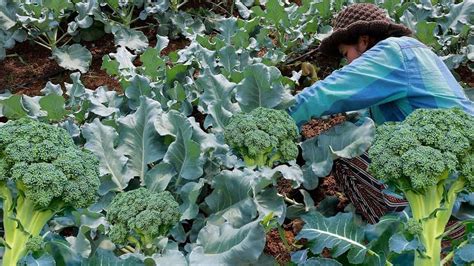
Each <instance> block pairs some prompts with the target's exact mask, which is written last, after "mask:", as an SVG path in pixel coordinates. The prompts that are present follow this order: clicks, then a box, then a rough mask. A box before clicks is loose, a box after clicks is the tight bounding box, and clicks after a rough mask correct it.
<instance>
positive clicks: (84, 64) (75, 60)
mask: <svg viewBox="0 0 474 266" xmlns="http://www.w3.org/2000/svg"><path fill="white" fill-rule="evenodd" d="M53 57H54V58H55V59H56V61H57V62H58V64H59V65H60V66H62V67H64V68H65V69H68V70H79V71H81V72H82V73H86V72H87V71H88V70H89V66H90V64H91V61H92V54H91V52H89V50H87V48H85V47H84V46H82V45H80V44H77V43H76V44H73V45H71V46H64V47H61V48H54V49H53Z"/></svg>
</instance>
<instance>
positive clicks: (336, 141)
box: [318, 118, 375, 158]
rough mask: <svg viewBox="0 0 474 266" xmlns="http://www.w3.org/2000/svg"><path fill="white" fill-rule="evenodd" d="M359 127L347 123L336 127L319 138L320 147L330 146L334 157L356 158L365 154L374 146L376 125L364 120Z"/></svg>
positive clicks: (369, 120)
mask: <svg viewBox="0 0 474 266" xmlns="http://www.w3.org/2000/svg"><path fill="white" fill-rule="evenodd" d="M358 124H359V125H356V124H353V123H350V122H346V123H343V124H341V125H338V126H335V127H333V128H331V129H330V130H328V132H327V133H323V134H321V135H320V136H319V138H318V141H319V144H318V145H319V146H323V147H325V146H328V147H330V148H331V151H332V152H333V153H334V155H337V156H338V157H343V158H354V157H356V156H359V155H361V154H362V153H364V152H365V151H366V150H367V149H368V148H369V147H370V145H371V144H372V141H373V140H374V136H375V123H374V121H373V120H372V119H370V118H363V119H362V120H361V121H359V122H358Z"/></svg>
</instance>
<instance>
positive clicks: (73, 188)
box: [0, 118, 100, 265]
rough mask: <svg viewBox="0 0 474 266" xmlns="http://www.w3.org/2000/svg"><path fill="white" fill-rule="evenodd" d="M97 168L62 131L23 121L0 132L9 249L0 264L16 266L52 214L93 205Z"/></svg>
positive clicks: (0, 193) (1, 194) (1, 186)
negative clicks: (67, 208) (28, 244)
mask: <svg viewBox="0 0 474 266" xmlns="http://www.w3.org/2000/svg"><path fill="white" fill-rule="evenodd" d="M98 166H99V162H98V159H97V158H96V157H95V156H94V155H93V154H91V153H90V152H87V151H83V150H81V149H79V148H78V147H77V146H76V145H75V144H74V141H73V140H72V138H71V136H70V135H69V134H68V133H67V131H66V130H64V129H62V128H58V127H56V126H52V125H48V124H45V123H41V122H38V121H35V120H32V119H26V118H24V119H20V120H16V121H9V122H8V123H5V124H3V125H2V126H0V197H2V198H3V204H4V208H3V212H4V215H3V219H4V225H5V241H6V243H7V244H8V246H9V247H11V248H7V249H6V252H5V255H4V258H3V262H4V263H5V262H7V263H8V265H15V264H16V261H18V259H19V258H21V257H22V256H23V255H24V254H25V252H26V251H27V249H26V243H27V240H28V239H35V237H37V236H38V234H39V233H40V231H41V229H42V228H43V227H44V225H45V224H46V223H47V222H48V220H49V219H51V218H52V217H53V216H54V215H55V214H56V213H58V212H59V211H61V210H63V209H64V208H66V207H71V208H84V207H87V206H89V205H90V204H92V203H93V202H95V200H96V199H97V196H98V189H99V185H100V180H99V170H98ZM5 206H7V207H5ZM8 206H9V207H8ZM18 224H21V226H20V225H18Z"/></svg>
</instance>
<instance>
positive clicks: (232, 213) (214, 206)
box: [205, 168, 263, 227]
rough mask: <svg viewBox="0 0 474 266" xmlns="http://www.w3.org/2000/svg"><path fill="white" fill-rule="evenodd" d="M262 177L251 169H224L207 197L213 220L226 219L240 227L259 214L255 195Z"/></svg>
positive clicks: (216, 177) (213, 182) (214, 179)
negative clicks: (256, 187)
mask: <svg viewBox="0 0 474 266" xmlns="http://www.w3.org/2000/svg"><path fill="white" fill-rule="evenodd" d="M262 179H263V178H262ZM259 181H260V178H259V177H258V176H257V175H256V174H255V173H254V172H252V171H251V170H249V169H247V168H246V169H244V171H240V170H237V169H234V170H233V171H229V170H224V171H222V172H221V173H220V174H219V175H217V176H215V177H214V178H213V181H212V188H213V191H212V193H211V194H210V195H209V196H207V197H206V198H205V201H206V203H207V205H208V206H209V208H210V210H211V211H212V217H211V218H210V219H212V220H221V219H223V218H224V219H225V220H226V221H228V222H229V223H230V224H232V225H233V226H236V227H240V226H242V225H244V224H246V223H248V222H250V221H251V220H253V219H254V218H255V217H256V216H257V209H256V205H255V203H254V201H253V196H254V194H255V193H256V192H255V191H254V188H255V186H256V183H257V182H259Z"/></svg>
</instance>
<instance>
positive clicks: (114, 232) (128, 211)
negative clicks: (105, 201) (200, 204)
mask: <svg viewBox="0 0 474 266" xmlns="http://www.w3.org/2000/svg"><path fill="white" fill-rule="evenodd" d="M179 218H180V212H179V204H178V203H177V202H176V200H175V199H174V198H173V196H172V195H171V193H169V192H168V191H163V192H152V191H150V190H148V189H146V188H138V189H135V190H131V191H127V192H123V193H120V194H118V195H117V196H116V197H115V198H114V200H113V201H112V203H111V204H110V205H109V208H108V210H107V221H109V223H110V224H111V228H110V231H109V237H110V239H111V240H112V242H114V243H116V244H118V245H121V246H124V247H126V248H125V249H124V250H126V249H127V248H128V250H131V251H137V252H143V253H144V254H145V255H152V254H153V253H155V252H156V251H157V246H156V245H155V240H157V238H158V237H160V236H163V237H164V236H166V235H167V234H168V232H169V230H170V229H171V228H172V227H173V226H174V225H175V224H176V223H177V222H178V221H179ZM130 245H131V246H132V247H130Z"/></svg>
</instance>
